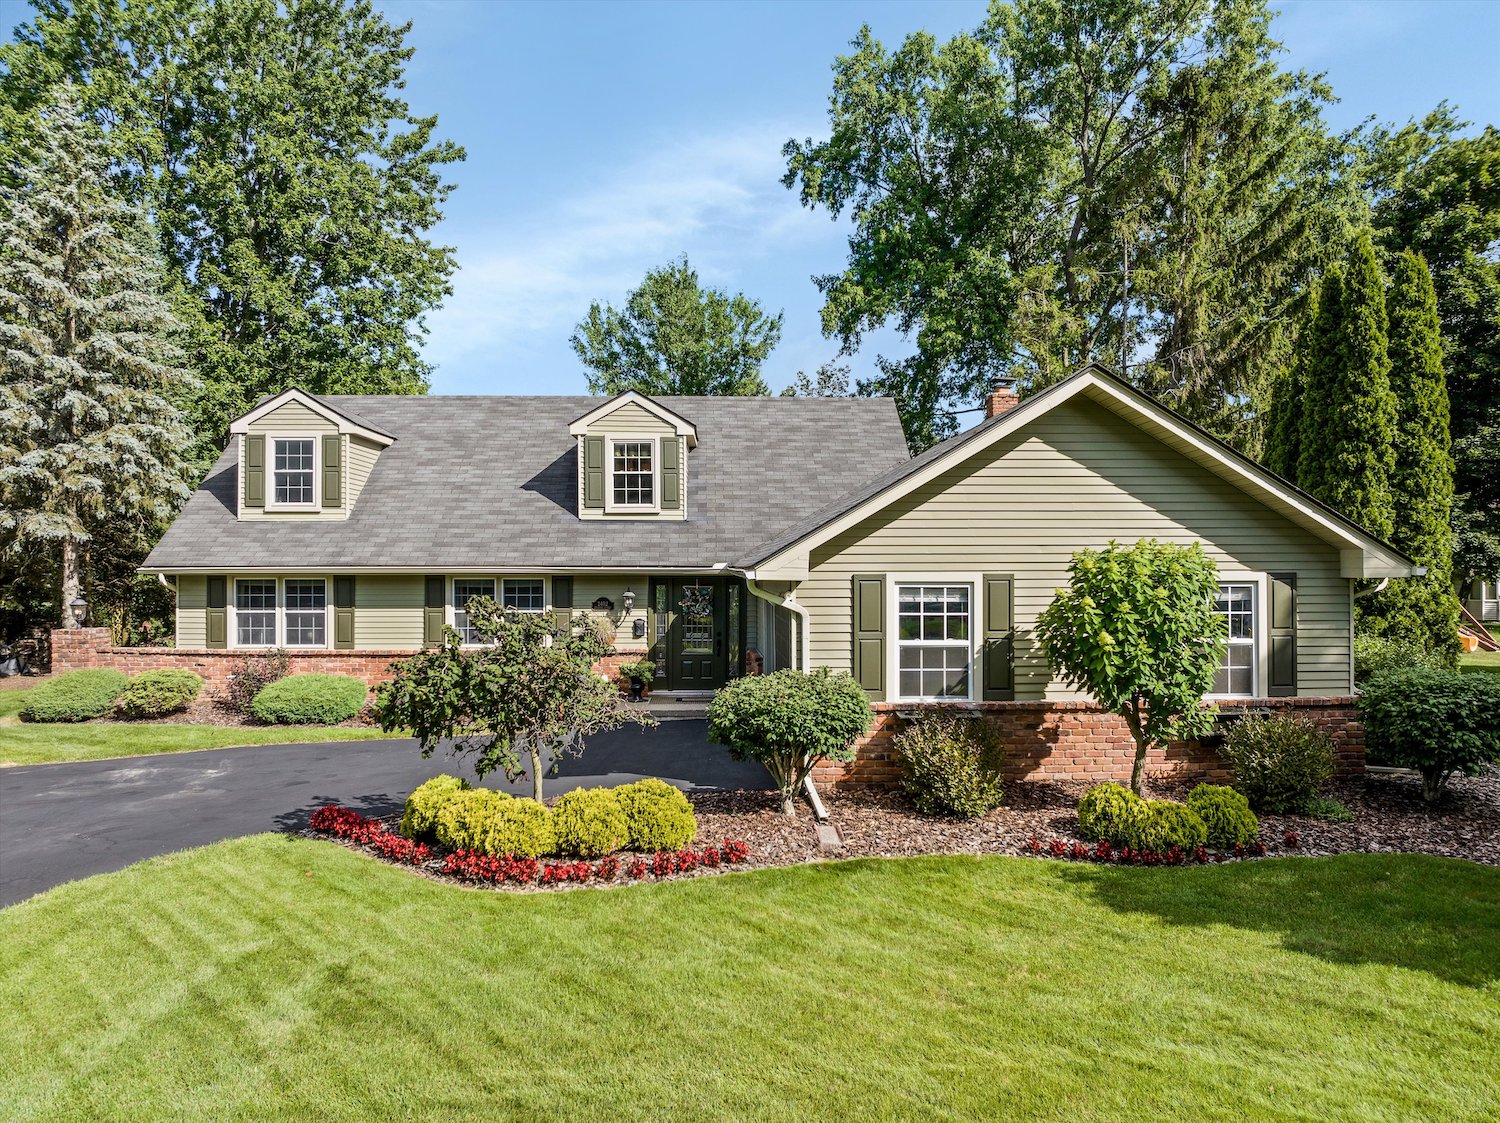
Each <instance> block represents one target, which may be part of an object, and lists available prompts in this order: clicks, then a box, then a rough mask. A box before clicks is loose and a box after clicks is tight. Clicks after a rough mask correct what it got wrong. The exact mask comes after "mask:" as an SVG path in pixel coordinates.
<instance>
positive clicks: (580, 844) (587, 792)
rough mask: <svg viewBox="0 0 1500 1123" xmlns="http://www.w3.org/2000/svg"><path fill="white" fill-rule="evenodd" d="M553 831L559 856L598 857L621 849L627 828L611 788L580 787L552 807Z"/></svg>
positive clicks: (558, 799) (563, 796)
mask: <svg viewBox="0 0 1500 1123" xmlns="http://www.w3.org/2000/svg"><path fill="white" fill-rule="evenodd" d="M552 832H553V835H554V836H555V837H556V839H557V852H558V853H559V854H573V855H577V856H578V857H580V858H598V857H600V856H602V855H604V854H613V853H614V852H615V851H616V850H620V849H622V848H623V847H624V846H625V843H626V842H627V841H628V839H629V838H630V827H629V825H628V824H627V823H626V820H625V810H624V808H623V807H621V806H620V799H619V797H618V796H617V795H615V793H614V791H613V790H611V789H610V788H579V789H578V790H576V791H571V792H567V793H565V794H563V795H561V796H559V797H558V798H557V800H556V802H554V803H553V804H552Z"/></svg>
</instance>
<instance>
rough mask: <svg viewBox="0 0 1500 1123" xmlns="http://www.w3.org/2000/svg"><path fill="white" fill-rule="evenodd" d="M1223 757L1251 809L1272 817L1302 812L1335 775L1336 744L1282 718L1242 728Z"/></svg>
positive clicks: (1306, 724)
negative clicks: (1334, 757) (1266, 812)
mask: <svg viewBox="0 0 1500 1123" xmlns="http://www.w3.org/2000/svg"><path fill="white" fill-rule="evenodd" d="M1220 755H1221V756H1222V757H1223V758H1224V760H1225V761H1226V762H1227V763H1228V764H1229V766H1230V767H1231V768H1233V769H1234V786H1235V787H1236V788H1238V789H1239V790H1240V791H1242V792H1244V793H1245V796H1246V797H1247V798H1248V799H1249V800H1250V806H1251V807H1254V808H1255V809H1256V810H1258V811H1269V812H1271V813H1272V814H1280V813H1283V812H1288V811H1291V812H1296V811H1301V810H1302V809H1303V808H1304V807H1306V806H1307V803H1308V801H1309V800H1311V799H1312V798H1313V797H1314V796H1315V795H1317V794H1318V788H1319V787H1321V786H1322V785H1323V783H1324V781H1326V780H1327V779H1328V778H1329V777H1330V776H1332V775H1333V742H1332V741H1330V740H1329V739H1328V735H1327V734H1326V733H1324V732H1323V731H1322V730H1321V729H1319V728H1318V727H1317V726H1316V725H1314V724H1313V723H1312V722H1310V721H1308V720H1307V719H1306V718H1300V717H1293V716H1291V715H1288V714H1277V715H1275V716H1274V717H1262V718H1251V719H1250V720H1248V721H1242V722H1239V723H1238V724H1237V725H1235V726H1234V727H1233V728H1231V729H1230V731H1229V734H1228V736H1226V737H1225V738H1224V747H1223V748H1222V749H1221V750H1220Z"/></svg>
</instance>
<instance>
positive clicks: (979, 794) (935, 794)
mask: <svg viewBox="0 0 1500 1123" xmlns="http://www.w3.org/2000/svg"><path fill="white" fill-rule="evenodd" d="M895 749H896V756H897V759H898V760H899V761H900V764H901V786H902V788H903V789H905V791H906V794H907V796H908V798H910V799H911V801H912V803H913V804H915V805H916V808H917V810H918V811H920V812H922V813H923V814H924V815H954V816H957V817H958V818H961V819H977V818H979V817H980V816H981V815H987V814H988V813H989V812H991V811H993V810H994V809H995V808H997V807H999V806H1000V801H1001V798H1002V794H1003V792H1002V788H1001V784H1000V772H999V770H998V769H997V767H996V765H997V764H998V762H999V760H1000V739H999V737H997V736H996V734H995V731H994V728H993V727H992V726H991V725H990V724H989V723H988V722H986V721H985V720H984V719H983V718H974V717H960V716H954V715H947V714H938V715H933V716H929V717H923V718H921V719H920V720H918V721H916V722H913V723H912V724H911V725H908V726H907V727H906V728H905V729H903V730H902V731H901V732H900V733H898V734H897V735H896V738H895Z"/></svg>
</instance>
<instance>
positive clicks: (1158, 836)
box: [1121, 799, 1208, 854]
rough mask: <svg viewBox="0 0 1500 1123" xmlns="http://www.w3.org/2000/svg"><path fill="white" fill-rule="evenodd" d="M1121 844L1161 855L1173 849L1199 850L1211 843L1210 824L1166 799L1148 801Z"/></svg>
mask: <svg viewBox="0 0 1500 1123" xmlns="http://www.w3.org/2000/svg"><path fill="white" fill-rule="evenodd" d="M1121 841H1122V842H1123V843H1124V844H1125V845H1126V846H1129V847H1130V848H1131V849H1133V850H1155V851H1156V852H1157V853H1158V854H1160V853H1163V852H1165V851H1167V850H1170V849H1172V847H1174V846H1175V847H1177V848H1178V849H1179V850H1196V849H1197V848H1198V847H1200V846H1204V845H1206V844H1207V842H1208V824H1206V823H1205V822H1204V821H1203V818H1202V817H1201V816H1200V815H1199V814H1198V813H1197V812H1196V811H1194V810H1193V809H1192V808H1191V807H1186V806H1184V805H1183V804H1181V803H1173V802H1172V801H1171V800H1167V799H1146V800H1142V801H1141V803H1140V805H1139V806H1138V807H1136V808H1135V809H1134V811H1133V813H1132V814H1131V815H1130V816H1129V820H1128V822H1127V823H1126V834H1125V837H1124V839H1122V840H1121Z"/></svg>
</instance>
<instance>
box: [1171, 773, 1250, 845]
mask: <svg viewBox="0 0 1500 1123" xmlns="http://www.w3.org/2000/svg"><path fill="white" fill-rule="evenodd" d="M1187 805H1188V807H1189V808H1190V809H1192V810H1193V811H1195V812H1197V814H1198V818H1200V819H1202V820H1203V825H1204V826H1205V827H1207V828H1208V845H1209V846H1210V847H1212V848H1213V849H1215V850H1233V849H1234V848H1235V847H1236V846H1249V845H1250V844H1251V843H1252V842H1254V841H1255V840H1256V838H1257V837H1259V835H1260V822H1259V821H1258V820H1257V819H1256V818H1255V812H1253V811H1251V810H1250V801H1249V800H1248V799H1246V798H1245V796H1244V793H1242V792H1237V791H1235V790H1234V789H1233V788H1226V787H1224V786H1222V785H1220V784H1199V785H1198V786H1197V787H1196V788H1194V789H1193V790H1192V791H1191V792H1189V793H1188V798H1187Z"/></svg>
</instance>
